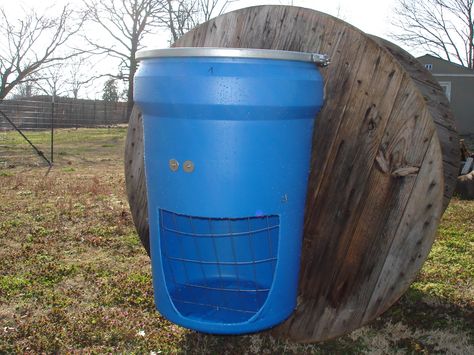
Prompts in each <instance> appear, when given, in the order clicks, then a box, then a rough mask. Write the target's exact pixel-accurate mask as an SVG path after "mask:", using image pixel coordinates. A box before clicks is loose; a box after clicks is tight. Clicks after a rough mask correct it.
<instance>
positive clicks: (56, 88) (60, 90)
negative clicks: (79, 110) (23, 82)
mask: <svg viewBox="0 0 474 355" xmlns="http://www.w3.org/2000/svg"><path fill="white" fill-rule="evenodd" d="M64 68H65V63H64V62H61V63H55V65H50V66H48V67H47V68H45V69H43V70H41V71H39V72H38V74H39V76H40V78H39V79H37V80H36V81H35V83H34V86H35V88H36V89H37V90H38V91H39V92H42V93H43V94H45V95H48V96H51V99H52V100H53V101H56V98H57V97H59V96H63V95H66V94H67V92H68V88H67V77H66V76H65V75H64V73H65V70H64Z"/></svg>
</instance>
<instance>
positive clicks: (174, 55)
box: [134, 48, 324, 334]
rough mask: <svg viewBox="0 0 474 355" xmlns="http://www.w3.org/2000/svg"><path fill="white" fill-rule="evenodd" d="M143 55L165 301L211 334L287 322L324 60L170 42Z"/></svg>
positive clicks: (149, 173)
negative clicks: (320, 65)
mask: <svg viewBox="0 0 474 355" xmlns="http://www.w3.org/2000/svg"><path fill="white" fill-rule="evenodd" d="M138 59H139V60H140V65H139V69H138V71H137V73H136V76H135V94H134V97H135V102H136V104H137V105H138V107H139V108H140V109H141V111H142V114H143V122H144V139H145V147H144V149H145V172H146V181H147V189H148V208H149V225H150V246H151V259H152V274H153V286H154V293H155V302H156V305H157V309H158V310H159V312H160V313H161V314H162V315H163V316H165V317H166V318H167V319H169V320H170V321H172V322H174V323H176V324H179V325H181V326H184V327H187V328H191V329H195V330H198V331H202V332H207V333H223V334H240V333H249V332H254V331H258V330H262V329H266V328H269V327H272V326H274V325H276V324H278V323H280V322H282V321H283V320H285V319H286V318H287V317H288V316H289V315H290V314H291V313H292V312H293V310H294V309H295V306H296V296H297V286H298V272H299V263H300V252H301V241H302V228H303V217H304V206H305V196H306V188H307V178H308V173H309V162H310V152H311V139H312V132H313V124H314V120H315V117H316V115H317V113H318V111H319V110H320V108H321V106H322V103H323V82H322V78H321V75H320V73H319V71H318V67H317V63H315V62H320V61H321V56H318V55H314V54H308V53H299V52H286V51H273V50H249V49H223V48H220V49H219V48H173V49H165V50H151V51H142V52H140V53H139V55H138ZM323 59H324V58H323Z"/></svg>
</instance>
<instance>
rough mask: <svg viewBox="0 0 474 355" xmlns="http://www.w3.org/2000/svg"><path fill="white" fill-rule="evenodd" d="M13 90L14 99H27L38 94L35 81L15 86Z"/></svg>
mask: <svg viewBox="0 0 474 355" xmlns="http://www.w3.org/2000/svg"><path fill="white" fill-rule="evenodd" d="M12 92H14V95H13V98H14V99H25V98H30V97H32V96H34V95H35V94H36V88H35V86H34V83H33V81H26V82H23V83H20V84H18V85H17V86H15V89H14V90H13V91H12Z"/></svg>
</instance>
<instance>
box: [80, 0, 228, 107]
mask: <svg viewBox="0 0 474 355" xmlns="http://www.w3.org/2000/svg"><path fill="white" fill-rule="evenodd" d="M85 1H86V5H87V8H88V10H89V14H90V18H91V19H92V21H93V22H94V23H95V24H97V25H99V27H100V28H101V29H102V30H103V31H104V32H105V33H107V35H108V36H107V39H104V38H102V39H98V38H91V37H86V40H87V41H88V42H89V44H91V45H93V47H95V49H96V52H97V53H105V54H107V55H109V56H111V57H114V58H117V59H118V60H119V62H120V74H119V75H114V74H110V77H112V78H116V79H122V80H124V81H125V82H126V84H127V101H128V112H129V113H130V112H131V110H132V108H133V78H134V77H135V72H136V69H137V60H136V53H137V51H138V50H140V49H141V48H142V45H141V43H142V40H143V38H144V36H145V35H147V34H150V33H153V32H157V31H158V30H159V29H163V28H166V29H167V30H169V31H170V33H171V38H172V39H173V41H175V40H177V39H178V38H179V37H180V36H181V35H183V34H184V33H185V32H187V31H188V30H190V29H191V28H193V27H194V26H196V25H197V24H199V23H200V22H202V21H207V20H209V19H210V18H211V17H212V16H213V15H214V14H217V13H222V12H223V11H224V10H225V8H226V6H227V4H229V3H230V2H232V1H234V0H121V1H114V0H91V1H88V0H85Z"/></svg>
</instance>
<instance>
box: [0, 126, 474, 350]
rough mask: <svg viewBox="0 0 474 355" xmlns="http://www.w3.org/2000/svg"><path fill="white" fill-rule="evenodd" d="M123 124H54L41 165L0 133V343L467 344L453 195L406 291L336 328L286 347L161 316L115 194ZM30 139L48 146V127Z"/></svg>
mask: <svg viewBox="0 0 474 355" xmlns="http://www.w3.org/2000/svg"><path fill="white" fill-rule="evenodd" d="M125 134H126V129H125V128H123V127H122V128H102V129H79V130H59V131H58V132H56V135H55V142H56V143H55V152H56V154H55V157H54V158H55V165H54V167H53V168H52V169H51V170H50V171H49V173H48V174H47V175H46V172H47V171H48V169H47V167H46V165H45V163H44V162H42V161H41V159H39V158H38V157H37V156H35V155H34V154H33V153H32V151H31V149H30V147H28V146H27V145H26V144H25V143H24V142H23V141H22V140H21V139H19V138H18V136H17V134H16V133H15V132H8V133H7V132H0V190H1V194H0V353H5V352H7V353H9V352H19V353H25V352H26V353H36V352H71V351H81V352H87V353H103V352H136V353H143V352H148V353H156V354H158V353H190V354H192V353H199V354H201V353H211V354H222V353H227V354H242V353H248V354H262V353H267V354H273V353H278V354H280V353H295V354H300V353H305V354H306V353H307V354H320V353H321V354H333V353H335V354H339V353H351V354H352V353H370V354H391V353H425V354H431V353H452V354H474V222H473V221H474V201H471V202H468V201H461V200H459V199H457V198H454V199H453V200H452V202H451V204H450V206H449V207H448V210H447V211H446V213H445V215H444V217H443V220H442V222H441V225H440V227H439V230H438V237H437V240H436V242H435V245H434V247H433V249H432V251H431V253H430V256H429V258H428V260H427V262H426V263H425V265H424V267H423V270H422V271H421V273H420V275H419V276H418V278H417V280H416V281H415V282H414V283H413V284H412V286H411V287H410V289H409V291H408V292H407V293H406V294H405V295H404V296H403V297H402V298H401V299H400V300H399V302H397V303H396V304H395V305H394V306H393V307H391V308H390V309H389V310H388V311H387V312H386V313H385V314H384V315H383V316H382V317H380V318H378V319H377V320H375V321H374V322H372V323H371V324H370V325H368V326H365V327H363V328H361V329H358V330H356V331H354V332H352V333H351V334H348V335H346V336H344V337H341V338H339V339H335V340H332V341H328V342H324V343H320V344H314V345H298V344H294V343H291V342H287V341H284V340H279V339H274V338H272V337H270V336H269V335H267V334H266V333H262V334H255V335H247V336H212V335H204V334H199V333H196V332H193V331H190V330H186V329H184V328H181V327H179V326H176V325H173V324H172V323H170V322H168V321H166V320H165V319H164V318H162V317H161V316H160V315H159V313H157V311H156V310H155V307H154V303H153V290H152V286H151V271H150V261H149V258H148V256H147V255H146V253H145V251H144V249H143V248H142V246H141V245H140V242H139V239H138V237H137V235H136V232H135V230H134V227H133V223H132V220H131V216H130V212H129V208H128V203H127V199H126V194H125V182H124V174H123V158H122V155H123V146H124V137H125ZM30 137H31V138H32V140H33V141H34V142H35V143H37V144H38V146H40V147H41V149H43V150H44V152H45V154H46V155H48V154H47V153H48V144H49V143H48V142H49V141H48V139H49V136H48V134H47V133H46V132H42V133H30Z"/></svg>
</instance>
